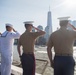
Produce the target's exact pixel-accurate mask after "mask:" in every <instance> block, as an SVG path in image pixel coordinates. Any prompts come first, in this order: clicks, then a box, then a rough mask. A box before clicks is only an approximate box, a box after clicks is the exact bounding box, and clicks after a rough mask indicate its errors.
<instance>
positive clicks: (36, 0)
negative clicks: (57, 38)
mask: <svg viewBox="0 0 76 75" xmlns="http://www.w3.org/2000/svg"><path fill="white" fill-rule="evenodd" d="M49 7H50V11H51V15H52V28H53V31H55V30H56V29H57V27H59V20H58V19H57V18H59V17H66V16H70V20H76V0H0V32H4V31H5V24H6V23H11V24H13V26H14V29H16V30H17V31H19V32H20V33H21V34H22V33H23V32H24V31H25V28H24V24H23V22H25V21H34V26H35V27H37V26H38V25H42V26H43V28H44V29H45V27H46V26H47V13H48V11H49Z"/></svg>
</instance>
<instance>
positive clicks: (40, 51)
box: [13, 45, 76, 62]
mask: <svg viewBox="0 0 76 75" xmlns="http://www.w3.org/2000/svg"><path fill="white" fill-rule="evenodd" d="M13 49H14V50H13V60H14V61H18V62H20V59H19V55H18V52H17V46H16V45H14V48H13ZM73 49H74V53H73V57H74V59H75V61H76V47H75V46H74V47H73ZM35 56H36V58H37V59H48V56H47V50H46V47H41V46H36V47H35ZM44 57H45V58H44Z"/></svg>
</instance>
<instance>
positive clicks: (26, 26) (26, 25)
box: [25, 24, 33, 29]
mask: <svg viewBox="0 0 76 75" xmlns="http://www.w3.org/2000/svg"><path fill="white" fill-rule="evenodd" d="M29 26H33V25H32V24H25V28H26V29H27V28H28V27H29Z"/></svg>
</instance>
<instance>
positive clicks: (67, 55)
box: [55, 54, 73, 56]
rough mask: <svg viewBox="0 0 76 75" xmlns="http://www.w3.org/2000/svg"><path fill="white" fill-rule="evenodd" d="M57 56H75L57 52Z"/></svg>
mask: <svg viewBox="0 0 76 75" xmlns="http://www.w3.org/2000/svg"><path fill="white" fill-rule="evenodd" d="M55 55H56V56H73V54H55Z"/></svg>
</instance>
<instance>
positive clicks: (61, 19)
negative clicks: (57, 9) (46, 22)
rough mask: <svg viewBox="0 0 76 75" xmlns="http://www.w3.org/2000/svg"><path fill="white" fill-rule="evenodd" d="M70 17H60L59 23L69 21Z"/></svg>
mask: <svg viewBox="0 0 76 75" xmlns="http://www.w3.org/2000/svg"><path fill="white" fill-rule="evenodd" d="M69 18H70V17H69V16H67V17H59V18H58V19H59V21H63V20H68V19H69Z"/></svg>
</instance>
